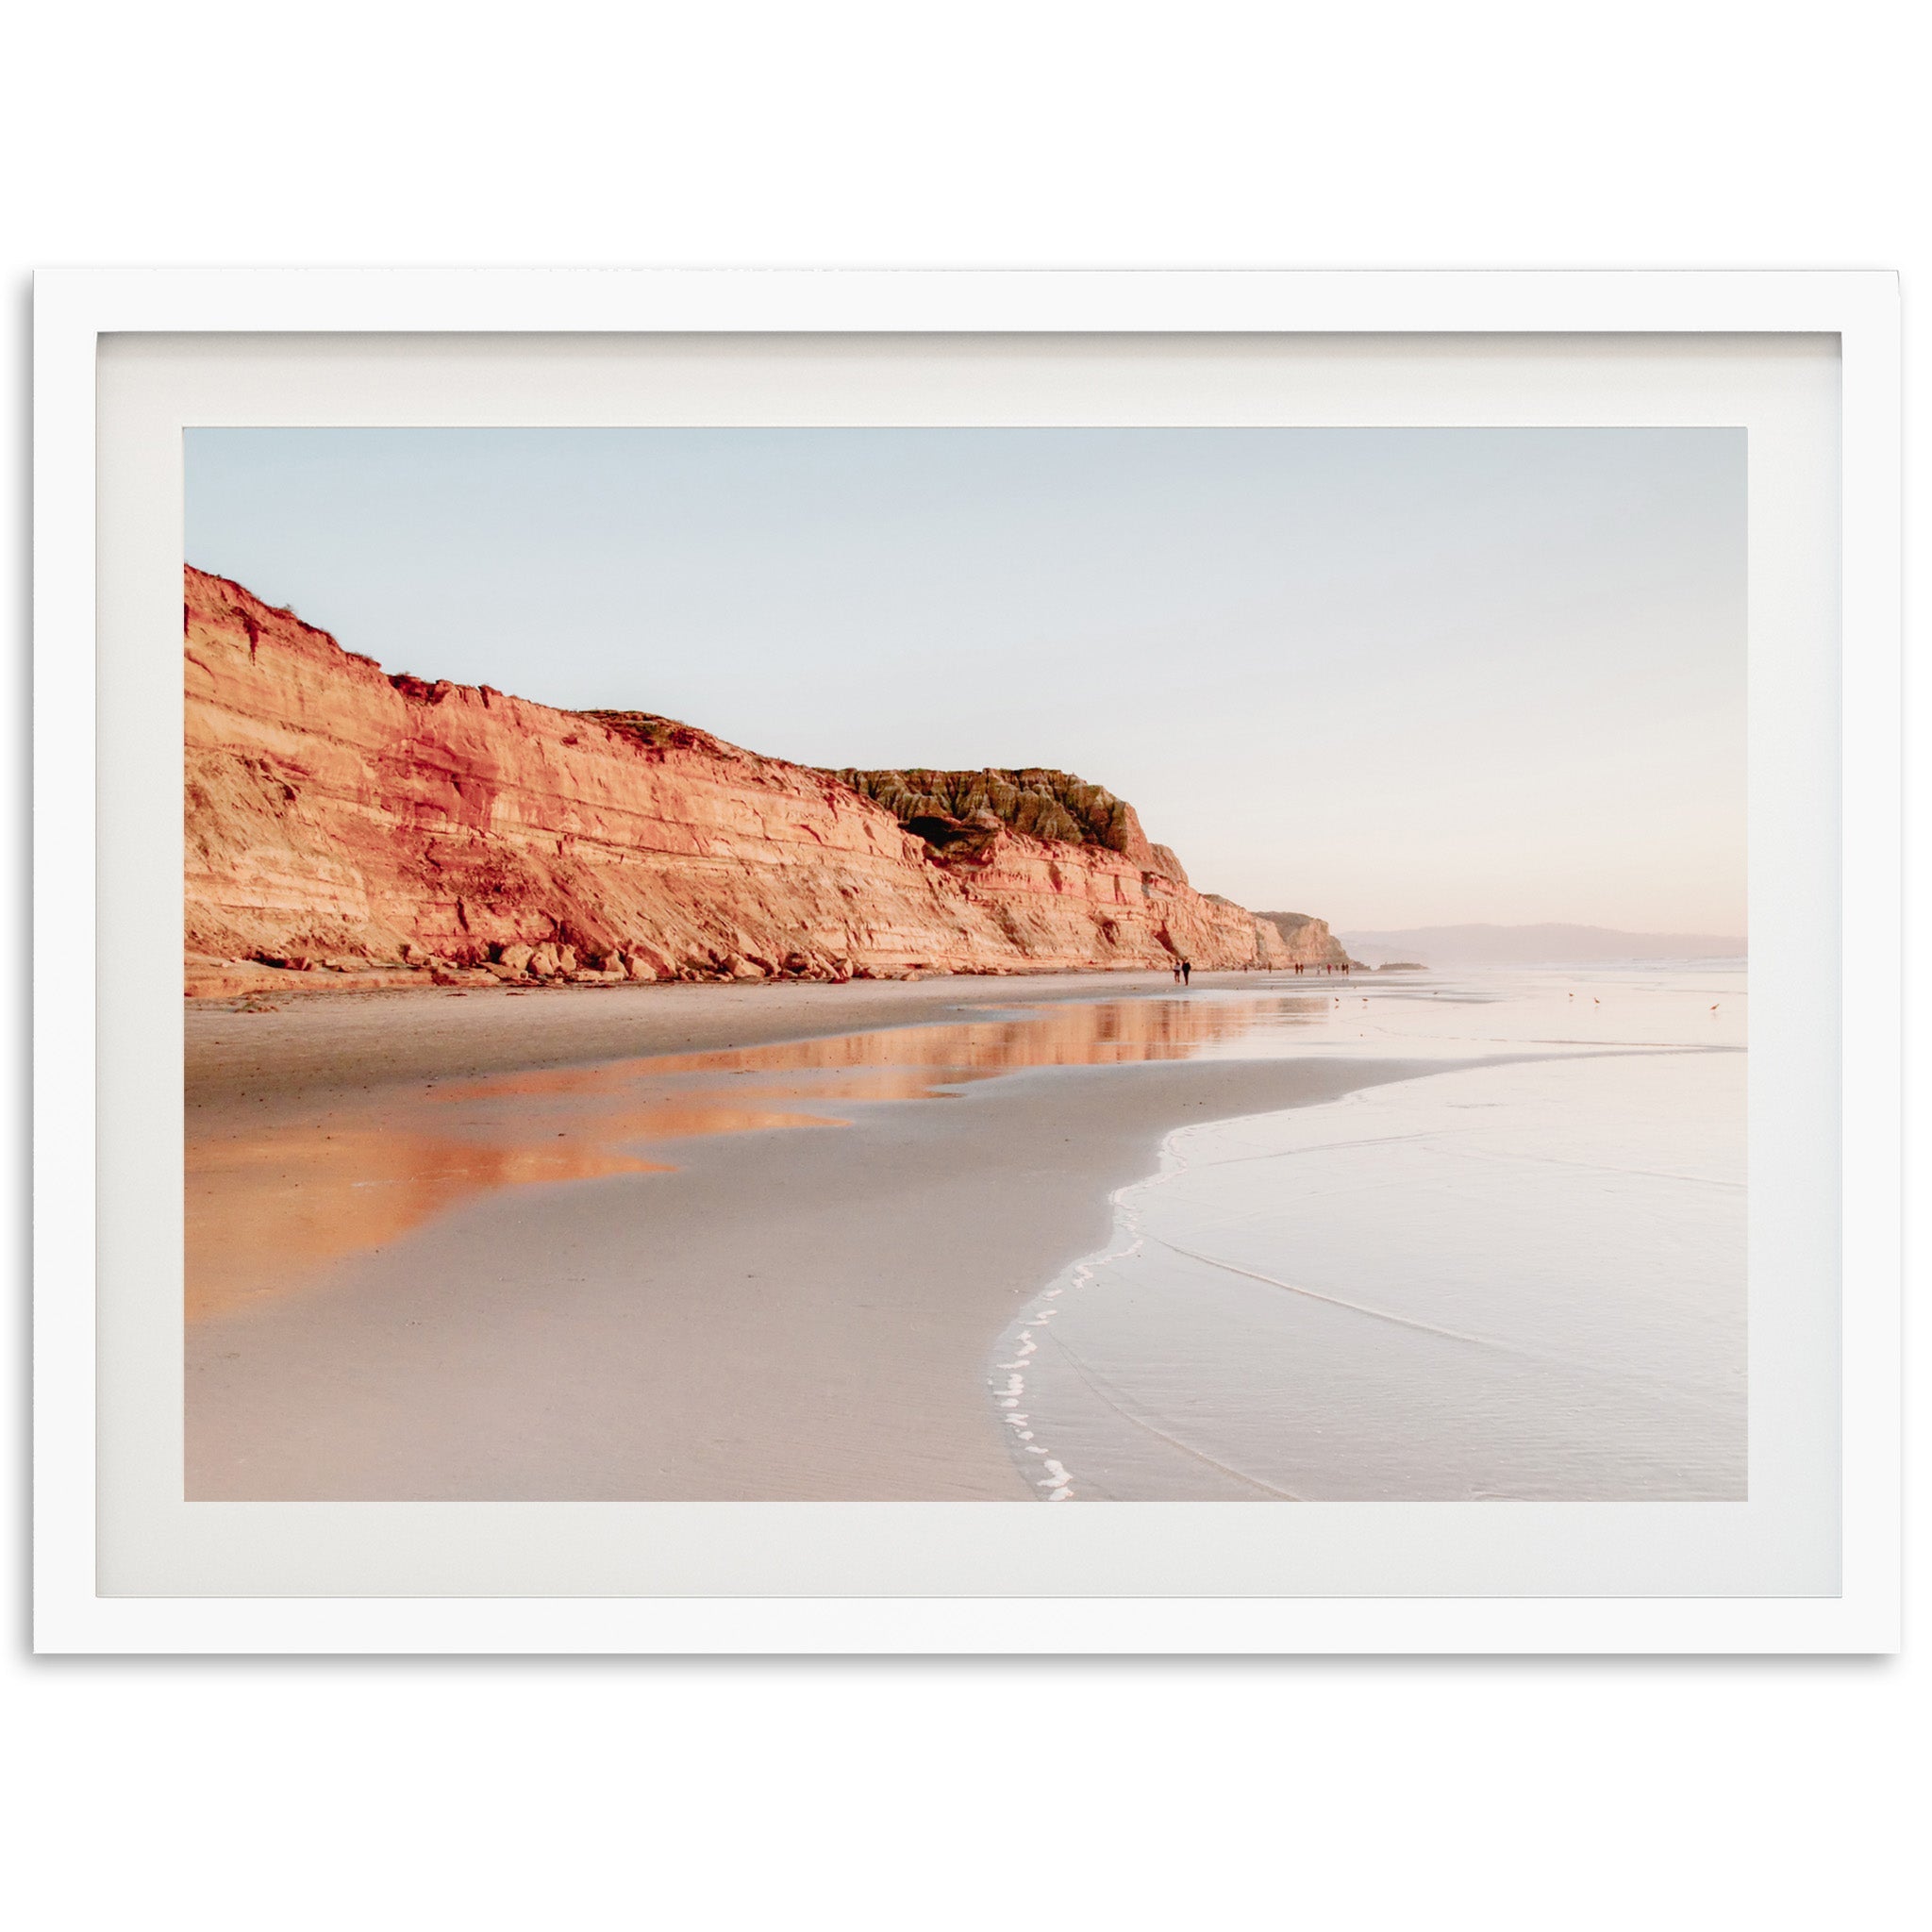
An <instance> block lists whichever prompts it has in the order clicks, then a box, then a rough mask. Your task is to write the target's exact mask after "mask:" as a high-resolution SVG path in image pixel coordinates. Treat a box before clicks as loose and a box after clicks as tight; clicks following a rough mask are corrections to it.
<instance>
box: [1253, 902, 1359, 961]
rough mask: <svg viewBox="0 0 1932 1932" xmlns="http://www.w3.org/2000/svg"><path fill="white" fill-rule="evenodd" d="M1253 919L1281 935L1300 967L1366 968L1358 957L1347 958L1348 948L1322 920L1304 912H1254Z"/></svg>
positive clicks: (1292, 957)
mask: <svg viewBox="0 0 1932 1932" xmlns="http://www.w3.org/2000/svg"><path fill="white" fill-rule="evenodd" d="M1255 917H1256V918H1257V920H1260V921H1261V922H1262V923H1263V924H1267V925H1272V926H1273V927H1274V930H1275V931H1276V932H1277V933H1278V934H1279V935H1280V936H1281V942H1282V944H1283V945H1285V946H1286V947H1287V948H1288V951H1289V957H1290V958H1291V959H1292V960H1294V961H1295V963H1296V964H1298V965H1304V966H1347V967H1349V968H1351V969H1358V970H1364V971H1365V970H1366V969H1365V968H1363V967H1362V962H1361V961H1360V960H1359V959H1351V958H1349V956H1348V948H1347V947H1346V946H1344V945H1343V944H1342V943H1341V941H1340V940H1339V939H1337V938H1336V937H1335V935H1334V934H1333V933H1332V932H1330V931H1329V930H1328V922H1327V921H1326V920H1325V919H1316V918H1314V917H1313V916H1312V915H1311V914H1309V913H1307V912H1257V913H1256V914H1255Z"/></svg>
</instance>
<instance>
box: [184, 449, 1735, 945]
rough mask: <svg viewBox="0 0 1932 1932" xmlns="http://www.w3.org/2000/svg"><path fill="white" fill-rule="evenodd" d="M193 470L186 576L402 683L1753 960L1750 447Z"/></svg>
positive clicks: (211, 458) (278, 460)
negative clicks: (1749, 897)
mask: <svg viewBox="0 0 1932 1932" xmlns="http://www.w3.org/2000/svg"><path fill="white" fill-rule="evenodd" d="M184 441H185V445H186V463H187V522H186V556H187V559H188V560H189V561H190V562H192V563H193V564H195V565H197V566H198V567H200V568H202V569H205V570H208V571H212V572H216V573H218V574H219V575H224V576H228V577H233V578H235V579H236V580H238V581H239V582H241V583H242V584H245V585H246V586H247V587H248V588H249V589H250V590H251V591H255V592H256V593H257V594H258V595H260V596H262V597H264V598H265V599H266V600H267V601H268V602H270V603H272V604H277V605H286V606H288V607H290V608H293V609H294V610H295V611H296V612H297V614H298V615H300V616H301V617H302V618H303V619H305V620H306V621H307V622H308V623H311V624H314V625H319V626H321V627H322V628H323V629H325V630H327V631H330V632H331V633H333V634H334V635H335V636H336V637H337V638H338V639H339V641H341V643H342V644H343V645H344V646H345V647H346V648H348V649H350V650H354V651H359V652H362V653H364V654H366V655H368V656H370V657H373V658H377V659H378V660H379V661H380V662H381V663H382V665H383V667H384V668H385V669H386V670H388V671H391V672H403V671H408V672H414V673H416V674H417V675H423V676H427V677H448V678H451V679H454V680H456V681H458V682H461V683H467V684H484V683H487V684H491V685H494V686H497V687H499V688H501V689H503V690H506V691H515V692H516V693H518V694H519V695H521V696H525V697H528V698H532V699H536V700H539V701H541V702H543V703H547V704H552V705H557V706H559V707H562V708H570V709H585V708H598V707H608V708H637V709H643V710H651V711H658V712H663V713H666V714H668V715H671V716H674V717H679V718H683V719H686V720H688V721H689V722H691V723H692V724H699V725H702V726H703V727H705V728H706V729H708V730H710V731H714V732H716V733H718V734H719V735H720V736H722V737H724V738H726V739H729V740H731V741H735V742H738V743H741V744H744V745H747V746H749V747H750V748H752V749H755V750H757V751H760V752H764V753H768V754H770V755H772V756H774V757H780V758H791V759H793V760H796V761H798V762H800V763H804V764H811V765H831V766H837V765H859V766H901V767H904V766H917V765H925V766H934V767H941V768H951V767H966V768H976V767H982V766H1019V765H1045V766H1053V767H1058V768H1060V769H1064V770H1068V771H1073V772H1077V773H1078V774H1080V775H1081V776H1082V777H1084V778H1087V779H1089V780H1091V781H1092V782H1095V783H1099V784H1102V785H1105V786H1107V787H1108V789H1109V790H1111V791H1115V792H1116V793H1118V794H1119V795H1120V796H1122V797H1124V798H1126V799H1128V800H1129V801H1131V802H1132V804H1133V805H1134V806H1135V807H1136V808H1137V809H1138V810H1139V812H1140V814H1141V821H1142V823H1143V824H1145V826H1146V828H1147V831H1148V834H1149V836H1150V837H1151V838H1154V839H1156V840H1158V841H1163V842H1165V843H1168V844H1170V845H1172V846H1174V848H1175V850H1176V851H1178V852H1179V854H1180V856H1181V858H1182V861H1183V862H1184V863H1185V864H1186V866H1187V867H1188V870H1189V872H1190V874H1191V877H1192V878H1193V881H1194V883H1195V884H1196V885H1197V886H1199V887H1201V888H1202V889H1203V890H1206V891H1219V892H1222V893H1224V894H1226V895H1227V896H1228V897H1230V898H1233V899H1236V900H1239V901H1240V902H1241V903H1242V904H1244V905H1247V906H1249V907H1253V908H1270V909H1283V908H1292V909H1298V910H1302V911H1307V912H1310V913H1314V914H1317V915H1319V916H1320V917H1323V918H1325V919H1327V920H1328V921H1329V922H1330V923H1331V924H1333V925H1334V926H1335V927H1336V928H1337V929H1338V930H1340V929H1346V928H1354V929H1361V930H1385V929H1396V928H1405V927H1414V926H1424V925H1431V924H1477V923H1491V924H1545V923H1560V924H1590V925H1601V926H1607V927H1614V928H1620V929H1623V930H1626V931H1637V932H1677V933H1706V934H1726V933H1739V934H1741V933H1742V932H1743V931H1744V930H1745V917H1744V889H1745V877H1744V508H1745V503H1744V437H1743V433H1742V432H1741V431H1740V430H1730V429H1615V430H1608V429H1564V430H1548V429H1504V430H1497V429H1479V430H1472V429H1418V430H1389V429H1324V430H1312V429H1232V430H1229V429H1216V430H1192V429H993V430H982V429H970V430H969V429H935V430H896V429H788V430H745V429H723V430H720V429H706V430H683V429H680V430H659V429H649V430H644V429H626V430H609V429H603V430H600V429H567V430H550V429H490V430H482V429H474V430H440V429H439V430H427V429H405V430H394V429H345V430H343V429H335V430H323V429H194V430H190V431H188V432H187V433H186V436H185V438H184Z"/></svg>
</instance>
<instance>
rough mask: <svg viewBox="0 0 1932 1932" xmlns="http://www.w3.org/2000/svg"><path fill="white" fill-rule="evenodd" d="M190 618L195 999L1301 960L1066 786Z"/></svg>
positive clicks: (1292, 945)
mask: <svg viewBox="0 0 1932 1932" xmlns="http://www.w3.org/2000/svg"><path fill="white" fill-rule="evenodd" d="M185 615H186V652H187V660H186V678H187V746H186V754H187V767H186V824H187V879H186V888H187V907H186V943H187V952H188V956H189V970H188V986H189V991H191V992H194V991H203V992H211V993H212V992H218V993H232V992H240V991H249V990H251V989H252V988H254V987H256V986H258V985H265V984H280V985H286V984H289V983H291V980H292V978H293V975H294V974H302V975H303V983H305V984H310V985H331V984H333V985H339V986H340V985H347V984H357V985H365V986H366V985H376V984H398V985H407V984H414V983H420V982H421V981H423V980H424V979H425V978H429V979H434V980H439V981H442V982H445V983H454V984H460V983H463V982H464V981H469V980H475V981H478V982H481V981H485V980H489V979H512V978H514V979H530V978H546V979H558V978H574V979H579V980H618V979H675V978H687V979H694V978H707V979H718V978H729V979H746V980H757V979H771V978H781V977H791V978H824V979H845V978H854V977H859V978H863V977H886V976H906V975H908V974H916V973H926V972H931V973H1019V972H1038V971H1055V970H1075V969H1086V970H1094V969H1107V968H1134V967H1141V968H1145V967H1164V966H1167V965H1169V964H1171V963H1172V962H1173V960H1174V958H1176V957H1179V956H1185V957H1187V958H1191V960H1192V961H1193V963H1194V964H1195V965H1196V966H1198V967H1200V968H1203V969H1204V970H1207V969H1213V968H1217V967H1219V968H1226V967H1238V966H1249V965H1265V966H1280V965H1284V964H1288V963H1290V962H1291V961H1292V960H1293V959H1294V958H1297V957H1299V955H1298V953H1297V951H1296V947H1297V945H1299V944H1301V943H1303V941H1300V940H1297V939H1295V938H1292V937H1285V936H1284V934H1283V932H1282V931H1281V929H1280V928H1279V927H1278V926H1277V925H1276V924H1274V922H1273V921H1272V920H1271V919H1269V918H1257V916H1256V915H1254V914H1252V913H1249V912H1247V911H1245V910H1244V909H1243V908H1241V907H1239V906H1236V905H1234V904H1232V903H1231V902H1230V901H1228V900H1225V899H1221V898H1217V897H1215V896H1214V895H1212V894H1204V893H1201V892H1197V891H1194V890H1193V888H1192V887H1191V886H1190V885H1189V883H1188V881H1187V876H1186V874H1184V873H1183V872H1182V870H1181V867H1180V865H1179V862H1178V861H1177V860H1176V859H1174V856H1173V854H1172V853H1169V852H1167V851H1166V850H1165V848H1163V847H1161V846H1158V845H1155V844H1152V843H1151V842H1150V841H1148V840H1147V839H1146V837H1145V835H1144V833H1143V832H1142V831H1141V824H1140V821H1139V819H1138V818H1137V817H1136V816H1135V814H1134V811H1133V809H1132V808H1131V807H1129V806H1127V805H1126V804H1124V801H1121V800H1119V799H1115V798H1114V797H1113V796H1112V795H1111V794H1110V793H1108V792H1106V791H1103V790H1102V789H1101V788H1100V787H1098V786H1089V785H1084V784H1082V783H1081V781H1079V780H1078V779H1075V778H1072V777H1070V776H1068V775H1067V774H1063V773H1049V772H1036V771H1027V772H996V771H988V772H980V773H968V774H959V773H944V774H940V773H901V774H882V773H856V772H855V773H846V774H837V773H831V772H822V771H814V770H810V769H808V768H806V767H804V766H799V765H792V764H787V763H785V762H783V761H782V760H779V759H776V758H761V757H758V755H757V754H755V753H752V752H748V751H745V750H742V749H741V748H740V747H739V746H736V745H732V744H727V743H725V742H724V741H723V740H721V739H717V738H714V737H712V736H710V735H709V734H708V733H707V732H704V731H701V730H698V729H696V728H695V727H693V726H691V725H688V724H679V723H677V722H676V721H675V720H672V719H668V718H661V717H658V716H657V715H656V714H654V713H649V712H639V711H596V712H574V711H560V710H555V709H552V708H550V707H548V706H544V705H536V704H530V703H526V702H525V701H524V700H523V699H520V698H514V697H509V696H507V695H506V694H505V693H503V692H502V691H495V690H492V689H491V688H490V687H488V686H483V687H472V686H466V685H458V684H451V683H448V682H436V683H431V682H428V681H426V680H425V679H423V678H419V677H414V676H410V675H388V674H386V673H384V672H383V670H382V669H381V667H380V666H379V665H377V664H376V663H375V660H374V659H372V658H364V657H359V656H357V655H356V654H354V653H352V652H348V651H344V650H343V649H342V648H341V646H340V645H338V644H337V643H336V641H334V640H333V639H332V638H330V637H328V636H327V635H326V634H325V633H324V632H322V631H319V630H316V629H314V628H313V627H312V626H310V625H306V624H304V623H302V622H301V621H300V620H299V619H298V618H296V617H295V616H294V615H293V614H292V613H291V612H289V611H287V610H278V609H274V608H270V607H269V606H267V605H265V604H263V603H262V602H261V601H260V600H259V599H258V598H257V597H255V596H254V595H252V594H251V593H250V592H249V591H245V590H244V589H242V586H240V585H239V584H235V583H231V582H230V581H228V580H227V579H226V578H223V577H216V576H210V575H207V574H205V573H203V572H200V571H197V570H193V569H192V568H191V569H190V570H189V571H188V573H187V579H186V606H185ZM889 779H896V780H897V781H899V782H898V785H897V787H896V789H895V788H894V787H893V786H892V785H891V784H889V783H888V782H887V781H888V780H889ZM915 780H917V781H919V783H917V784H915V783H913V782H912V781H915ZM941 780H942V781H944V782H943V783H933V784H927V783H926V781H941ZM1307 924H1309V925H1311V926H1315V927H1319V928H1320V931H1321V935H1322V937H1323V938H1324V940H1327V928H1326V926H1325V925H1323V924H1322V923H1321V922H1320V921H1310V922H1307ZM1327 943H1329V944H1331V945H1332V943H1333V941H1332V940H1327Z"/></svg>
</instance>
